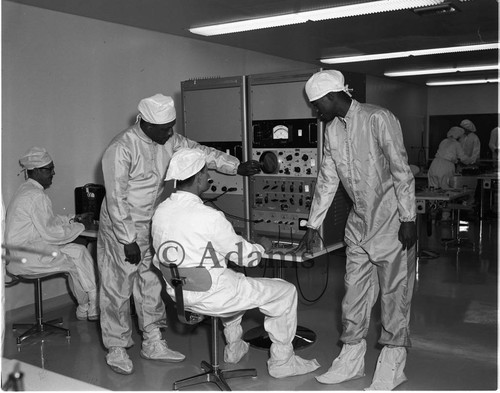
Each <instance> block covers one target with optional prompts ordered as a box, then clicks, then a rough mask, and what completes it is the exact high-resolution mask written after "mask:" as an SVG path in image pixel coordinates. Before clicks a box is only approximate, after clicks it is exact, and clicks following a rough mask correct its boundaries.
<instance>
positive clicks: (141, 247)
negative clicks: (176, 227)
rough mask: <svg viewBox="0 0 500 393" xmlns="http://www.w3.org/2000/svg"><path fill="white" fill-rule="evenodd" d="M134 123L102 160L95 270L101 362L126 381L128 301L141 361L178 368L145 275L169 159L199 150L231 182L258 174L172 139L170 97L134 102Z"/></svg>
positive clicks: (156, 293) (253, 165)
mask: <svg viewBox="0 0 500 393" xmlns="http://www.w3.org/2000/svg"><path fill="white" fill-rule="evenodd" d="M138 109H139V115H138V116H137V122H136V123H135V124H134V125H133V126H131V127H129V128H128V129H126V130H124V131H123V132H121V133H120V134H118V135H117V136H116V137H115V138H114V139H113V140H112V141H111V143H110V145H109V146H108V147H107V149H106V150H105V152H104V156H103V158H102V169H103V174H104V185H105V187H106V196H105V198H104V201H103V203H102V206H101V214H100V223H99V232H98V238H97V263H98V266H99V272H100V275H101V294H100V306H101V329H102V339H103V343H104V346H105V347H106V348H107V349H108V354H107V355H106V362H107V364H108V365H109V366H110V367H111V369H112V370H114V371H115V372H117V373H120V374H131V373H132V372H133V363H132V361H131V360H130V358H129V356H128V354H127V352H126V348H128V347H130V346H132V345H133V343H134V342H133V340H132V324H131V318H130V301H129V300H130V297H131V296H132V295H133V298H134V303H135V308H136V313H137V317H138V322H139V330H140V331H141V332H142V338H143V342H142V349H141V356H142V357H143V358H146V359H150V360H158V361H164V362H178V361H182V360H183V359H184V355H182V354H181V353H179V352H177V351H174V350H172V349H170V348H168V346H167V343H166V341H165V340H163V339H162V333H161V331H160V328H162V327H166V313H165V305H164V304H163V302H162V300H161V297H160V291H161V283H160V280H159V278H158V276H157V275H156V274H155V273H154V272H153V271H151V269H150V267H151V259H152V252H151V251H152V250H151V247H152V246H151V241H150V229H151V218H152V217H153V213H154V210H155V208H156V207H157V205H158V203H159V201H160V198H161V196H162V192H163V190H164V179H165V174H166V171H167V168H168V165H169V162H170V159H171V157H172V154H173V153H174V152H175V151H177V150H179V149H180V148H182V147H187V146H190V147H199V148H200V149H202V150H204V151H205V152H206V153H207V157H208V159H207V161H208V162H209V164H208V165H209V167H210V168H212V169H217V170H218V171H220V172H223V173H226V174H230V175H235V174H240V175H252V174H255V173H258V172H259V171H260V167H259V163H258V162H257V161H248V162H246V163H240V162H239V160H238V159H237V158H235V157H232V156H230V155H228V154H225V153H222V152H220V151H218V150H215V149H212V148H208V147H205V146H201V145H199V144H198V143H196V142H193V141H191V140H189V139H187V138H185V137H183V136H181V135H179V134H177V133H176V132H174V129H173V127H174V125H175V120H176V113H175V107H174V101H173V99H172V98H171V97H168V96H164V95H162V94H156V95H154V96H152V97H148V98H145V99H143V100H141V101H140V102H139V106H138Z"/></svg>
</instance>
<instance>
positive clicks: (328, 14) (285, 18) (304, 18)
mask: <svg viewBox="0 0 500 393" xmlns="http://www.w3.org/2000/svg"><path fill="white" fill-rule="evenodd" d="M443 2H444V0H378V1H370V2H367V3H357V4H350V5H345V6H339V7H331V8H323V9H319V10H313V11H304V12H297V13H293V14H285V15H278V16H268V17H264V18H256V19H248V20H242V21H237V22H229V23H221V24H217V25H210V26H202V27H192V28H190V29H189V31H190V32H191V33H193V34H199V35H204V36H212V35H219V34H228V33H238V32H242V31H249V30H258V29H266V28H270V27H278V26H287V25H294V24H298V23H306V22H308V21H314V22H315V21H321V20H326V19H338V18H347V17H351V16H359V15H368V14H375V13H380V12H389V11H399V10H405V9H413V8H419V7H427V6H432V5H438V4H442V3H443Z"/></svg>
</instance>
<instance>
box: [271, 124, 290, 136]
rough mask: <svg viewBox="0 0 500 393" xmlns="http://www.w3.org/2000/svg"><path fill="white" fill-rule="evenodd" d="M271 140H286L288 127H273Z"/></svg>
mask: <svg viewBox="0 0 500 393" xmlns="http://www.w3.org/2000/svg"><path fill="white" fill-rule="evenodd" d="M273 139H288V127H286V126H283V125H277V126H275V127H273Z"/></svg>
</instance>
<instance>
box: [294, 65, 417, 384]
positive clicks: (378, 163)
mask: <svg viewBox="0 0 500 393" xmlns="http://www.w3.org/2000/svg"><path fill="white" fill-rule="evenodd" d="M305 90H306V93H307V96H308V98H309V101H311V103H312V105H313V106H314V107H315V108H316V110H317V112H318V115H319V117H320V119H321V120H323V121H325V122H327V123H328V124H327V126H326V131H325V142H324V147H323V158H322V162H321V165H320V168H319V173H318V178H317V183H316V188H315V192H314V197H313V201H312V205H311V210H310V214H309V219H308V224H307V226H308V229H307V231H306V233H305V235H304V237H303V239H302V240H301V242H300V244H299V250H300V249H304V248H306V250H310V249H311V247H312V243H313V241H314V239H315V237H316V236H317V229H318V228H319V227H320V225H321V224H322V222H323V220H324V218H325V215H326V213H327V211H328V208H329V207H330V205H331V203H332V200H333V198H334V196H335V193H336V191H337V189H338V185H339V182H342V185H343V186H344V188H345V189H346V191H347V193H348V194H349V197H350V198H351V200H352V202H353V207H352V209H351V212H350V213H349V217H348V221H347V225H346V229H345V238H344V240H345V242H346V244H347V249H346V256H347V260H346V275H345V278H344V283H345V290H346V292H345V296H344V299H343V300H342V324H343V332H342V335H341V337H340V340H341V341H342V342H343V343H344V345H343V347H342V351H341V352H340V355H339V356H338V357H337V358H336V359H335V360H334V361H333V363H332V366H331V367H330V369H329V370H328V371H327V372H326V373H325V374H323V375H321V376H318V377H316V379H317V380H318V381H319V382H321V383H325V384H336V383H340V382H344V381H347V380H350V379H354V378H359V377H362V376H363V375H364V371H365V370H364V369H365V365H364V355H365V352H366V341H365V337H366V335H367V333H368V327H369V323H370V313H371V309H372V307H373V305H374V304H375V302H376V300H377V297H378V294H379V292H380V294H381V308H382V313H381V314H382V333H381V336H380V339H379V343H380V344H382V345H384V348H383V349H382V352H381V354H380V356H379V358H378V363H377V367H376V370H375V375H374V377H373V381H372V384H371V386H370V387H369V388H367V390H391V389H393V388H394V387H396V386H398V385H399V384H401V383H402V382H404V381H405V380H406V377H405V375H404V373H403V370H404V367H405V363H406V347H410V345H411V343H410V337H409V320H410V303H411V297H412V292H413V284H414V279H415V260H416V258H415V247H414V245H415V242H416V225H415V218H416V208H415V180H414V177H413V174H412V172H411V170H410V166H409V165H408V159H407V154H406V151H405V148H404V145H403V135H402V132H401V127H400V125H399V121H398V120H397V118H396V117H395V116H394V115H393V114H392V113H391V112H390V111H388V110H387V109H384V108H381V107H378V106H375V105H369V104H362V103H359V102H358V101H356V100H355V99H353V98H351V95H350V93H349V91H348V89H347V86H345V82H344V76H343V75H342V74H341V73H340V72H339V71H334V70H327V71H320V72H318V73H316V74H314V75H313V76H312V77H311V78H310V79H309V80H308V81H307V83H306V86H305Z"/></svg>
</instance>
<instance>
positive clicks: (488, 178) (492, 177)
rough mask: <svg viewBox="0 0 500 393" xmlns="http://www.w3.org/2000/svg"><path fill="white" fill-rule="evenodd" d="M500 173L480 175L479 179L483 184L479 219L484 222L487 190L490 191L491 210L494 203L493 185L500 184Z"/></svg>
mask: <svg viewBox="0 0 500 393" xmlns="http://www.w3.org/2000/svg"><path fill="white" fill-rule="evenodd" d="M498 175H499V173H498V172H493V173H483V174H482V175H478V176H477V179H478V181H479V182H480V183H481V200H480V202H479V219H480V220H482V219H483V218H484V203H485V201H484V197H485V195H486V190H488V191H489V194H490V208H491V204H492V201H493V197H492V196H493V184H494V183H497V184H498Z"/></svg>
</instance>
